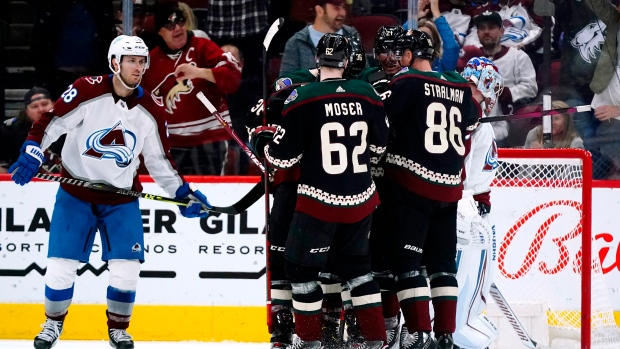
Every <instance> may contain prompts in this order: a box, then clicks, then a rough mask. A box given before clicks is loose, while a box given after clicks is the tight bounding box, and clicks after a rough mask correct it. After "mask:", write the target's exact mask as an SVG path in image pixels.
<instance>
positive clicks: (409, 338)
mask: <svg viewBox="0 0 620 349" xmlns="http://www.w3.org/2000/svg"><path fill="white" fill-rule="evenodd" d="M435 348H436V346H435V340H433V337H431V335H430V333H428V332H423V331H416V332H414V333H409V330H408V329H407V325H406V324H403V326H402V327H401V329H400V349H435Z"/></svg>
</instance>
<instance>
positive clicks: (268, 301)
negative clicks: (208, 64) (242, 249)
mask: <svg viewBox="0 0 620 349" xmlns="http://www.w3.org/2000/svg"><path fill="white" fill-rule="evenodd" d="M282 24H284V19H283V18H278V19H276V20H275V21H274V22H273V23H272V24H271V26H270V27H269V30H267V34H265V39H264V40H263V126H267V96H268V95H269V81H268V79H267V68H268V66H269V61H268V58H267V53H268V51H269V45H270V44H271V41H272V40H273V37H274V36H276V34H277V33H278V30H280V28H281V27H282ZM264 164H265V166H264V167H265V168H267V166H268V164H267V159H266V158H265V160H264ZM264 175H265V176H264V177H263V178H264V181H265V183H263V184H264V185H265V247H266V253H265V259H266V261H265V265H266V266H267V273H266V279H267V280H266V286H267V292H266V293H267V299H266V304H265V306H266V307H267V327H268V328H271V325H272V324H271V318H272V316H271V273H270V270H271V268H270V265H269V259H270V253H269V249H270V248H271V247H270V244H269V220H270V218H269V214H270V212H269V206H270V205H269V172H264Z"/></svg>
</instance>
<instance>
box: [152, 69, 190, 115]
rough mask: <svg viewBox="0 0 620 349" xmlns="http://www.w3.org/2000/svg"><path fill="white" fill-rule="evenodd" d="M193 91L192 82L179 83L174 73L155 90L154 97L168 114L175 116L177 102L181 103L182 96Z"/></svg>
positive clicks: (187, 80) (183, 81) (186, 80)
mask: <svg viewBox="0 0 620 349" xmlns="http://www.w3.org/2000/svg"><path fill="white" fill-rule="evenodd" d="M193 90H194V84H193V83H192V81H191V80H189V79H185V80H181V81H177V79H176V78H175V77H174V73H170V74H168V75H167V76H166V77H165V78H164V80H163V81H162V82H161V83H160V84H159V85H158V86H157V87H155V88H154V89H153V93H152V95H153V98H154V99H155V101H156V103H157V104H159V105H163V106H165V107H166V112H167V113H168V114H174V109H177V102H180V101H181V95H185V94H188V93H190V92H192V91H193ZM166 91H167V92H166ZM164 94H165V96H164Z"/></svg>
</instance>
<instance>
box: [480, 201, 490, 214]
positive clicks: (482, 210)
mask: <svg viewBox="0 0 620 349" xmlns="http://www.w3.org/2000/svg"><path fill="white" fill-rule="evenodd" d="M489 213H491V205H488V204H485V203H484V202H480V201H478V214H479V215H480V217H484V216H486V215H488V214H489Z"/></svg>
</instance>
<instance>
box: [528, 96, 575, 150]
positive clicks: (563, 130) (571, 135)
mask: <svg viewBox="0 0 620 349" xmlns="http://www.w3.org/2000/svg"><path fill="white" fill-rule="evenodd" d="M568 107H570V106H569V105H568V104H566V102H564V101H553V102H552V103H551V108H552V109H561V108H568ZM552 120H553V122H552V123H551V139H552V141H553V147H554V148H579V149H583V141H582V140H581V138H579V135H578V134H577V130H576V129H575V124H574V123H573V118H572V117H571V115H569V114H557V115H553V116H552ZM523 147H524V148H542V147H543V127H542V125H538V126H536V127H534V128H533V129H531V130H530V132H529V133H528V134H527V137H526V138H525V145H524V146H523Z"/></svg>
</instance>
